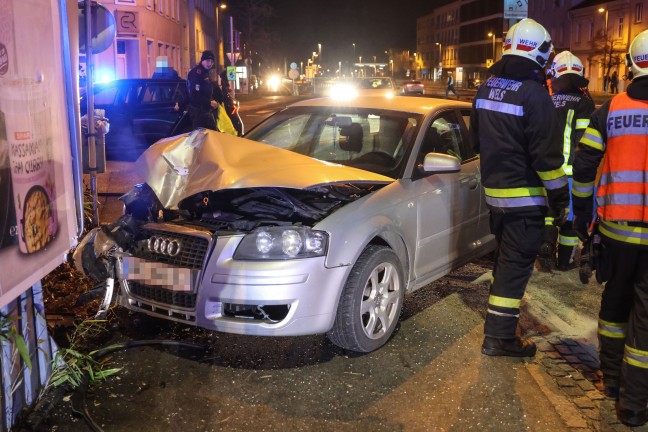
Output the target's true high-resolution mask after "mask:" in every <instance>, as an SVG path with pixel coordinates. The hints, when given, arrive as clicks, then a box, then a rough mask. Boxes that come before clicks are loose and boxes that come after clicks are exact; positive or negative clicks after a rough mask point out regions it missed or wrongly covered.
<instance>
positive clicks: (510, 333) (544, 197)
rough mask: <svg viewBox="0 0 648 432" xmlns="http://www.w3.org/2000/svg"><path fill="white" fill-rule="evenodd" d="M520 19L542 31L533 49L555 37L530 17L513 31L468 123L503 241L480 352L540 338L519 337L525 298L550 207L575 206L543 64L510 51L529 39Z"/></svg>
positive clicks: (512, 349) (518, 351) (524, 346)
mask: <svg viewBox="0 0 648 432" xmlns="http://www.w3.org/2000/svg"><path fill="white" fill-rule="evenodd" d="M520 25H523V28H524V30H527V29H528V27H529V26H530V27H531V30H533V31H535V32H536V36H537V37H536V40H535V41H532V42H529V43H530V44H531V43H533V44H534V45H533V47H534V50H535V54H537V51H538V48H539V45H540V44H541V43H543V39H544V40H545V41H548V39H549V35H548V33H547V32H546V30H545V29H544V28H543V27H542V26H540V25H539V24H537V23H536V22H535V21H533V20H530V19H525V20H522V21H521V22H520V23H518V24H516V25H515V26H514V27H512V28H511V29H510V30H509V33H507V36H506V40H505V49H504V55H503V57H502V59H501V60H500V61H498V62H497V63H495V64H494V65H493V66H492V67H491V68H490V70H489V72H490V73H491V74H493V76H492V77H491V78H489V79H488V80H486V82H485V83H484V84H483V85H482V86H480V88H479V90H478V91H477V94H476V96H475V98H474V100H473V113H472V115H471V127H470V130H471V133H472V135H473V144H474V147H475V151H476V152H477V153H479V154H480V158H481V171H482V184H483V187H484V194H485V198H486V203H487V204H488V206H489V208H490V213H491V217H490V219H491V220H490V223H491V232H492V233H493V234H494V235H495V237H496V238H497V243H498V246H497V250H496V252H495V263H494V268H493V280H492V283H491V288H490V296H489V299H488V310H487V315H486V322H485V325H484V336H485V337H484V343H483V345H482V353H484V354H487V355H510V356H518V357H522V356H532V355H534V354H535V351H536V347H535V344H534V343H533V342H532V341H530V340H525V339H521V338H519V337H518V336H517V334H516V329H517V324H518V320H519V316H520V302H521V299H522V297H523V296H524V292H525V290H526V284H527V282H528V280H529V278H530V276H531V273H532V272H533V264H534V262H535V258H536V256H537V254H538V250H539V249H540V245H541V243H542V238H543V229H544V218H545V216H546V215H547V208H548V207H551V208H552V209H556V211H557V212H559V213H561V214H562V212H563V211H564V209H565V208H566V207H567V206H568V205H569V191H568V187H567V177H566V176H565V173H564V171H563V169H562V165H563V157H562V149H561V146H560V135H559V133H558V130H557V129H556V128H555V117H554V109H553V104H552V102H551V97H550V96H549V93H548V92H547V89H546V88H545V87H544V85H543V83H544V79H545V76H544V72H543V68H542V64H539V63H538V62H537V61H533V60H531V59H530V58H525V57H527V56H526V55H525V54H522V55H507V48H506V46H507V44H508V46H509V47H510V46H511V45H513V46H515V45H516V44H517V45H518V46H519V44H520V43H524V42H526V41H525V40H523V39H520V38H519V36H518V35H516V33H515V32H517V31H520V33H522V31H521V30H522V29H523V28H520V27H518V28H517V30H516V26H520ZM524 26H526V27H524ZM524 33H526V31H525V32H524ZM543 45H546V43H543ZM550 49H551V43H550V41H548V45H547V46H544V47H543V48H542V49H541V50H540V52H541V54H542V55H543V56H544V57H543V59H544V62H546V57H548V55H549V52H550ZM520 51H521V52H524V53H526V52H527V51H525V50H520ZM528 51H533V50H532V49H529V50H528ZM509 52H511V51H509ZM512 52H516V51H512ZM531 54H534V53H531ZM538 55H540V54H538Z"/></svg>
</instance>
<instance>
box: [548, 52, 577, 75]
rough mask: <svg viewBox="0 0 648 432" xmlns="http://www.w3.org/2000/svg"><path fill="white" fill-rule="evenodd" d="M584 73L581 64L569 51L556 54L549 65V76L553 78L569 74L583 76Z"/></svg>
mask: <svg viewBox="0 0 648 432" xmlns="http://www.w3.org/2000/svg"><path fill="white" fill-rule="evenodd" d="M584 71H585V67H584V66H583V62H581V61H580V59H579V58H578V57H576V56H575V55H574V54H572V53H571V52H569V51H563V52H561V53H558V54H556V56H555V57H554V59H553V62H552V63H551V74H552V76H553V77H554V78H558V77H560V76H563V75H565V74H569V73H571V74H576V75H578V76H583V73H584Z"/></svg>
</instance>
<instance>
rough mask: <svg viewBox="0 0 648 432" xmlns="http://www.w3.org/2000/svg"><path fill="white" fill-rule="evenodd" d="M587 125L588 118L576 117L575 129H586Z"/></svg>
mask: <svg viewBox="0 0 648 432" xmlns="http://www.w3.org/2000/svg"><path fill="white" fill-rule="evenodd" d="M587 126H589V119H588V118H584V119H576V129H586V128H587Z"/></svg>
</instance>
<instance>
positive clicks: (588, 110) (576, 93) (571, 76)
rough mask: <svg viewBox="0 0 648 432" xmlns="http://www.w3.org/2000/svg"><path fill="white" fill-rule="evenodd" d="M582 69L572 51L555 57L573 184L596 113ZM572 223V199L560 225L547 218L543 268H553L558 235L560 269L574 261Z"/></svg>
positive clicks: (556, 95) (559, 118)
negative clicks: (579, 153) (578, 154)
mask: <svg viewBox="0 0 648 432" xmlns="http://www.w3.org/2000/svg"><path fill="white" fill-rule="evenodd" d="M583 71H584V68H583V65H582V63H581V62H580V59H578V57H576V56H574V55H573V54H572V53H570V52H569V51H563V52H561V53H560V54H558V55H556V57H555V58H554V63H553V65H552V73H553V74H554V79H553V80H552V82H551V86H552V89H553V92H552V95H551V100H552V102H553V104H554V108H555V110H556V127H557V128H558V130H559V131H560V135H561V145H562V153H563V158H564V164H563V170H564V171H565V174H566V175H567V177H568V179H569V181H570V184H571V177H572V164H573V162H574V155H575V152H574V150H575V149H576V145H577V144H578V142H579V141H580V138H581V137H582V136H583V133H584V132H585V128H587V125H588V124H589V118H590V116H591V115H592V112H594V102H593V101H592V99H591V98H590V97H589V96H588V95H586V94H585V93H584V90H583V89H586V88H587V85H588V84H589V80H587V79H585V78H584V77H583ZM572 222H573V210H572V209H571V201H570V212H569V217H568V219H567V221H566V222H565V223H564V224H562V225H561V226H560V227H557V226H556V225H554V219H553V217H551V216H547V217H546V218H545V238H544V242H543V245H542V246H541V248H540V263H541V264H542V267H543V268H544V269H546V270H551V267H553V264H554V262H555V260H556V238H557V240H558V248H557V249H558V259H557V267H558V269H559V270H566V269H567V268H568V267H569V264H571V262H572V261H573V257H574V253H575V251H576V247H577V246H578V243H579V238H578V234H577V232H576V230H575V229H574V227H573V223H572Z"/></svg>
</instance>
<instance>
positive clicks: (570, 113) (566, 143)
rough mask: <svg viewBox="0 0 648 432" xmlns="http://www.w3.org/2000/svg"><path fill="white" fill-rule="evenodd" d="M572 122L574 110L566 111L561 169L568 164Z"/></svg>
mask: <svg viewBox="0 0 648 432" xmlns="http://www.w3.org/2000/svg"><path fill="white" fill-rule="evenodd" d="M573 120H574V110H573V109H570V110H568V111H567V121H566V122H565V130H564V131H563V157H564V158H565V162H564V163H563V167H564V166H566V165H567V164H568V163H569V155H570V154H571V136H572V121H573Z"/></svg>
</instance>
